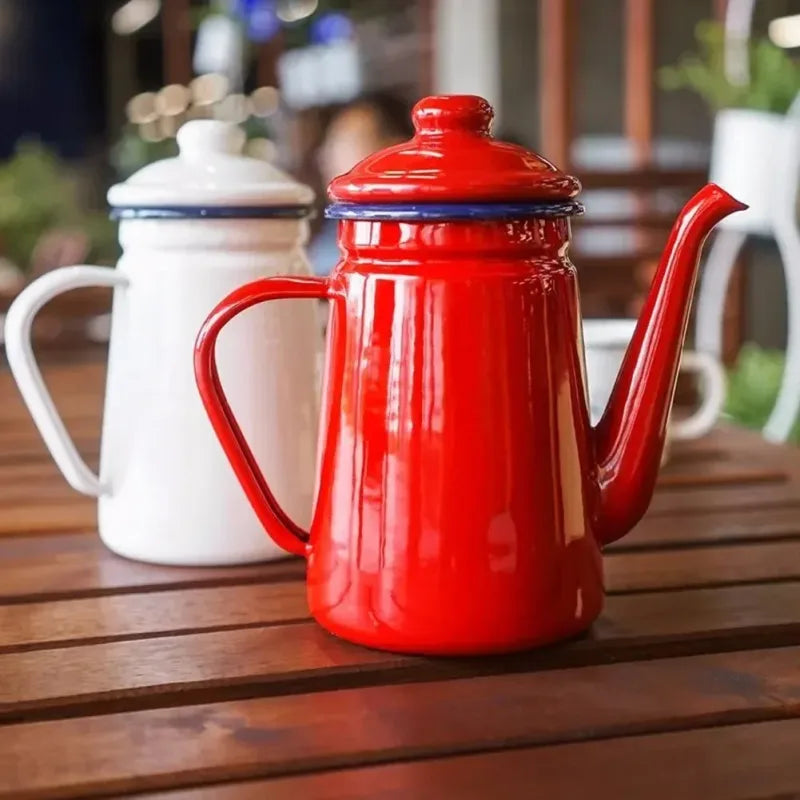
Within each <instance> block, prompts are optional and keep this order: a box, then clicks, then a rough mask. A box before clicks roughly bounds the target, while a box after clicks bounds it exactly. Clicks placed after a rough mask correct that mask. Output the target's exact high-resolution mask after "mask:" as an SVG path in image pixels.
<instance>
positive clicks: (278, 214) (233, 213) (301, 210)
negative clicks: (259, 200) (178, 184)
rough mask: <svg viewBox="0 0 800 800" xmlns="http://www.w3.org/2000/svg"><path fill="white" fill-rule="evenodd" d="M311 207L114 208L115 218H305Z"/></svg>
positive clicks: (113, 217) (112, 210) (309, 214)
mask: <svg viewBox="0 0 800 800" xmlns="http://www.w3.org/2000/svg"><path fill="white" fill-rule="evenodd" d="M311 214H312V208H311V206H307V205H306V206H300V205H295V206H157V207H156V206H136V207H129V208H125V207H118V208H112V209H111V213H110V217H111V219H303V217H310V216H311Z"/></svg>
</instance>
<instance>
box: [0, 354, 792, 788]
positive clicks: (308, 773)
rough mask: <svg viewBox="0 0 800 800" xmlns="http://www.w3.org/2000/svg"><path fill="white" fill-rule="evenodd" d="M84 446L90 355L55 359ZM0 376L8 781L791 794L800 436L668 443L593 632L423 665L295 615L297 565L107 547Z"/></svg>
mask: <svg viewBox="0 0 800 800" xmlns="http://www.w3.org/2000/svg"><path fill="white" fill-rule="evenodd" d="M46 376H48V377H49V381H50V383H51V385H52V387H53V391H54V394H55V396H56V397H57V399H58V402H59V404H60V407H61V408H62V409H63V411H64V414H65V417H66V418H67V420H68V424H69V427H70V429H71V430H72V431H73V433H74V434H75V437H76V440H77V441H78V443H79V445H80V447H81V448H82V449H83V450H84V452H86V453H87V454H88V455H89V456H92V455H93V454H95V453H96V449H97V435H98V434H97V429H98V416H99V409H100V394H101V390H100V387H101V384H102V378H103V376H102V369H101V368H100V367H98V366H97V365H94V364H84V365H82V366H75V367H58V368H51V369H49V370H47V371H46ZM93 528H94V504H93V503H92V502H91V501H90V500H88V499H86V498H82V497H80V496H79V495H76V494H74V493H73V492H71V490H69V489H68V487H67V486H66V484H64V482H63V480H61V478H60V476H59V475H58V474H57V473H56V470H55V468H54V467H53V466H52V465H51V463H50V461H49V459H48V457H47V456H46V454H45V452H44V449H43V446H42V445H41V443H40V441H39V439H38V436H37V434H36V432H35V431H34V429H33V428H32V426H31V424H30V422H29V421H28V419H27V415H26V413H25V411H24V409H23V408H22V405H21V403H20V401H19V400H18V397H17V395H16V393H15V391H14V390H13V388H12V387H11V382H10V379H9V376H8V374H7V373H5V372H3V373H0V796H2V797H13V798H51V797H52V798H56V797H58V798H66V797H87V796H118V795H119V794H121V793H125V794H135V795H137V796H144V797H148V798H155V797H159V798H167V797H168V798H172V799H173V800H177V799H178V798H180V799H181V800H185V799H187V798H192V799H198V800H199V799H200V798H203V800H205V799H207V798H213V799H214V800H216V799H217V798H219V799H220V800H228V798H231V799H232V800H242V799H243V798H259V799H260V798H271V799H272V800H280V799H281V798H291V800H297V799H298V798H302V799H303V800H307V799H308V800H313V799H315V798H364V799H365V800H366V798H369V799H370V800H373V799H374V798H384V797H386V798H392V799H393V800H396V799H397V798H412V799H413V800H428V798H430V800H434V799H435V800H442V798H445V799H446V798H459V799H460V798H517V797H519V798H534V797H537V798H538V797H542V798H545V797H546V798H571V797H581V798H585V797H591V798H592V800H600V799H601V798H614V800H620V799H627V798H661V797H664V798H666V797H669V798H674V797H680V798H683V799H684V800H686V799H687V798H702V800H711V799H715V798H778V797H781V798H782V797H789V796H795V795H796V793H800V758H799V757H798V755H800V718H799V717H800V453H799V452H797V451H793V450H789V449H787V448H779V447H774V446H770V445H766V444H764V443H762V442H761V440H760V439H759V438H758V437H757V436H754V435H752V434H748V433H744V432H739V431H734V430H720V431H718V432H716V433H715V434H714V435H712V436H710V437H708V438H707V439H705V440H703V441H702V442H698V443H696V444H694V445H692V446H690V447H689V446H687V447H683V448H679V447H676V448H675V450H674V457H673V460H672V462H671V463H670V465H669V466H668V467H667V468H666V469H665V470H664V473H663V475H662V478H661V481H660V485H659V488H658V491H657V495H656V497H655V499H654V501H653V504H652V508H651V510H650V512H649V513H648V515H647V518H646V519H645V521H644V522H642V523H641V524H640V525H639V527H638V529H637V530H636V531H635V532H634V533H633V534H632V535H631V536H630V537H628V538H627V539H625V540H623V541H622V542H621V543H619V544H618V545H617V546H614V547H612V548H610V550H609V552H608V555H607V557H606V575H607V583H608V589H609V592H610V594H609V597H608V601H607V605H606V609H605V611H604V613H603V616H602V618H601V619H600V620H599V621H598V622H597V624H596V625H595V626H594V628H593V630H592V632H591V633H590V634H588V635H586V636H583V637H581V638H578V639H575V640H573V641H570V642H567V643H563V644H560V645H558V646H554V647H549V648H546V649H543V650H539V651H535V652H530V653H525V654H522V655H517V656H510V657H503V658H488V659H472V660H446V659H442V660H432V659H423V658H410V657H405V656H397V655H392V654H387V653H379V652H373V651H370V650H365V649H362V648H359V647H355V646H351V645H348V644H346V643H344V642H340V641H338V640H336V639H334V638H332V637H331V636H329V635H327V634H326V633H324V632H323V631H322V630H320V629H319V628H317V627H316V626H315V624H314V623H312V622H311V621H310V620H309V619H308V614H307V610H306V605H305V599H304V594H303V582H302V578H303V564H302V563H300V562H298V561H295V560H292V559H287V560H284V561H281V562H277V563H272V564H265V565H257V566H250V567H245V568H225V569H172V568H164V567H153V566H146V565H143V564H139V563H135V562H132V561H126V560H124V559H121V558H118V557H116V556H114V555H112V554H111V553H109V552H107V551H106V550H105V549H104V548H103V546H102V545H101V544H100V542H99V540H98V538H97V536H96V534H95V533H94V531H93Z"/></svg>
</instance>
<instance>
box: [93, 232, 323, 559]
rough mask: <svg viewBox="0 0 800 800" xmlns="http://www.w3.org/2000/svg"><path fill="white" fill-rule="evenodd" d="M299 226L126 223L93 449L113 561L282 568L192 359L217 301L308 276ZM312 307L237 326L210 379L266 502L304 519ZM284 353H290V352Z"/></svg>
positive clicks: (311, 409) (312, 400)
mask: <svg viewBox="0 0 800 800" xmlns="http://www.w3.org/2000/svg"><path fill="white" fill-rule="evenodd" d="M306 226H307V223H306V222H305V221H292V222H287V221H283V220H244V219H241V220H203V219H187V220H166V221H162V220H147V219H142V220H138V219H134V220H125V221H123V222H122V223H121V230H120V240H121V243H122V246H123V248H124V252H123V255H122V257H121V259H120V262H119V264H118V267H117V271H118V272H119V273H121V274H122V275H124V276H125V277H126V278H127V285H126V286H125V287H124V288H120V289H117V290H116V291H115V296H114V303H113V311H112V315H111V332H110V340H109V364H108V379H107V389H106V402H105V411H104V421H103V434H102V444H101V461H100V482H101V484H102V485H103V486H104V487H106V488H107V491H105V492H103V493H102V494H101V495H100V497H99V510H98V515H99V531H100V536H101V538H102V539H103V541H104V542H105V543H106V545H107V546H108V547H109V548H110V549H111V550H113V551H115V552H117V553H119V554H121V555H124V556H127V557H130V558H135V559H138V560H144V561H153V562H156V563H165V564H190V565H206V564H208V565H214V564H236V563H248V562H255V561H261V560H264V559H269V558H276V557H280V556H283V555H284V554H283V553H282V551H281V550H280V549H279V548H278V547H277V546H276V545H274V544H273V543H272V542H271V541H270V540H269V539H268V538H267V537H265V536H264V533H263V530H262V528H261V526H260V524H259V522H258V519H257V518H256V515H255V514H254V512H253V510H252V508H251V507H250V506H249V504H248V503H247V500H246V498H244V497H243V496H242V492H241V489H240V488H239V485H238V483H237V481H236V479H235V477H234V476H233V475H232V474H231V472H230V469H229V468H228V464H227V461H226V459H225V456H224V453H223V452H222V450H221V448H220V446H219V443H218V442H217V441H216V439H215V437H214V433H213V430H212V429H211V428H210V426H209V425H208V420H207V419H206V416H205V413H204V411H203V407H202V403H201V402H200V399H199V397H198V396H197V391H196V388H195V384H194V375H193V372H192V349H193V345H194V338H195V335H196V333H197V329H198V327H199V326H200V324H201V323H202V321H203V319H204V318H205V316H206V314H207V313H208V311H209V309H210V308H211V307H213V305H214V303H215V302H216V301H217V300H218V298H219V297H220V296H223V295H224V294H226V293H227V292H229V291H231V290H232V289H233V288H234V287H236V286H238V285H240V284H241V283H243V282H247V281H250V280H253V279H255V278H257V277H262V276H265V275H270V274H276V273H290V274H304V273H307V272H308V266H307V263H306V261H305V257H304V255H303V252H302V249H301V247H300V245H301V243H302V241H303V238H304V235H305V229H306ZM319 339H320V336H319V333H318V325H317V322H316V318H315V316H314V309H313V308H312V307H311V306H310V304H309V305H304V306H303V307H302V308H295V307H293V306H290V305H288V304H282V305H275V306H273V307H269V308H261V309H257V310H256V311H254V312H253V313H252V314H249V315H247V316H244V317H242V318H240V319H238V320H236V322H235V324H232V325H231V326H230V327H229V328H228V329H227V330H226V331H225V334H224V336H223V337H221V339H220V342H219V370H220V374H221V377H222V380H223V381H224V382H225V386H226V388H227V390H228V392H229V396H230V401H231V405H232V406H233V407H234V408H235V409H236V411H237V413H238V415H239V418H240V420H241V424H242V427H243V429H244V430H246V431H247V432H248V435H249V436H250V438H251V441H252V442H253V449H254V452H255V453H256V455H257V458H258V459H259V463H260V464H261V466H262V469H263V470H264V472H265V474H267V475H268V476H269V478H270V480H271V481H273V483H274V486H275V491H276V494H277V495H278V496H279V497H280V498H281V502H283V503H284V504H285V505H286V507H287V508H288V509H291V512H292V513H293V514H295V515H297V517H298V518H299V519H303V520H308V518H309V516H310V508H311V494H312V486H313V475H314V459H315V447H316V431H317V414H318V397H317V391H318V390H317V385H318V384H317V381H316V377H315V372H314V369H315V366H314V365H315V356H316V352H317V351H318V349H319V345H321V341H319ZM287 343H291V345H292V348H291V349H289V348H287V346H286V345H287Z"/></svg>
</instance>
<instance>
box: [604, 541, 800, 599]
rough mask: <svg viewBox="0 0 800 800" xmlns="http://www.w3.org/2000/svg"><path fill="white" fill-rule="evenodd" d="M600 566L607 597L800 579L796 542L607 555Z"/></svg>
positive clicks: (798, 544)
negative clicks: (659, 590) (694, 587)
mask: <svg viewBox="0 0 800 800" xmlns="http://www.w3.org/2000/svg"><path fill="white" fill-rule="evenodd" d="M604 565H605V575H606V586H607V587H608V589H609V591H613V592H633V591H648V590H652V589H653V588H656V587H657V588H659V589H683V588H687V587H693V586H719V585H724V584H733V583H746V582H754V581H772V580H791V579H797V578H800V541H789V542H760V543H758V544H735V545H728V546H724V547H719V546H716V547H714V546H711V547H691V548H686V549H683V550H657V551H650V552H640V553H634V552H628V553H609V554H608V555H607V556H606V558H605V559H604Z"/></svg>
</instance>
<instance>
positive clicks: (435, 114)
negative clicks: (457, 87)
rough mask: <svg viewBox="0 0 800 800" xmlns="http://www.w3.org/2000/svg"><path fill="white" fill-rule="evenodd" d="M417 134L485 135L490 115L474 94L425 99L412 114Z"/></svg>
mask: <svg viewBox="0 0 800 800" xmlns="http://www.w3.org/2000/svg"><path fill="white" fill-rule="evenodd" d="M412 117H413V119H414V128H415V129H416V130H417V133H444V132H445V131H464V132H466V133H477V134H481V135H484V136H486V135H488V133H489V130H490V128H491V126H492V117H494V111H493V110H492V107H491V106H490V105H489V103H487V102H486V100H484V99H483V98H482V97H477V96H476V95H474V94H452V95H441V96H438V97H426V98H424V99H422V100H420V101H419V102H418V103H417V104H416V105H415V106H414V111H413V112H412Z"/></svg>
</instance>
